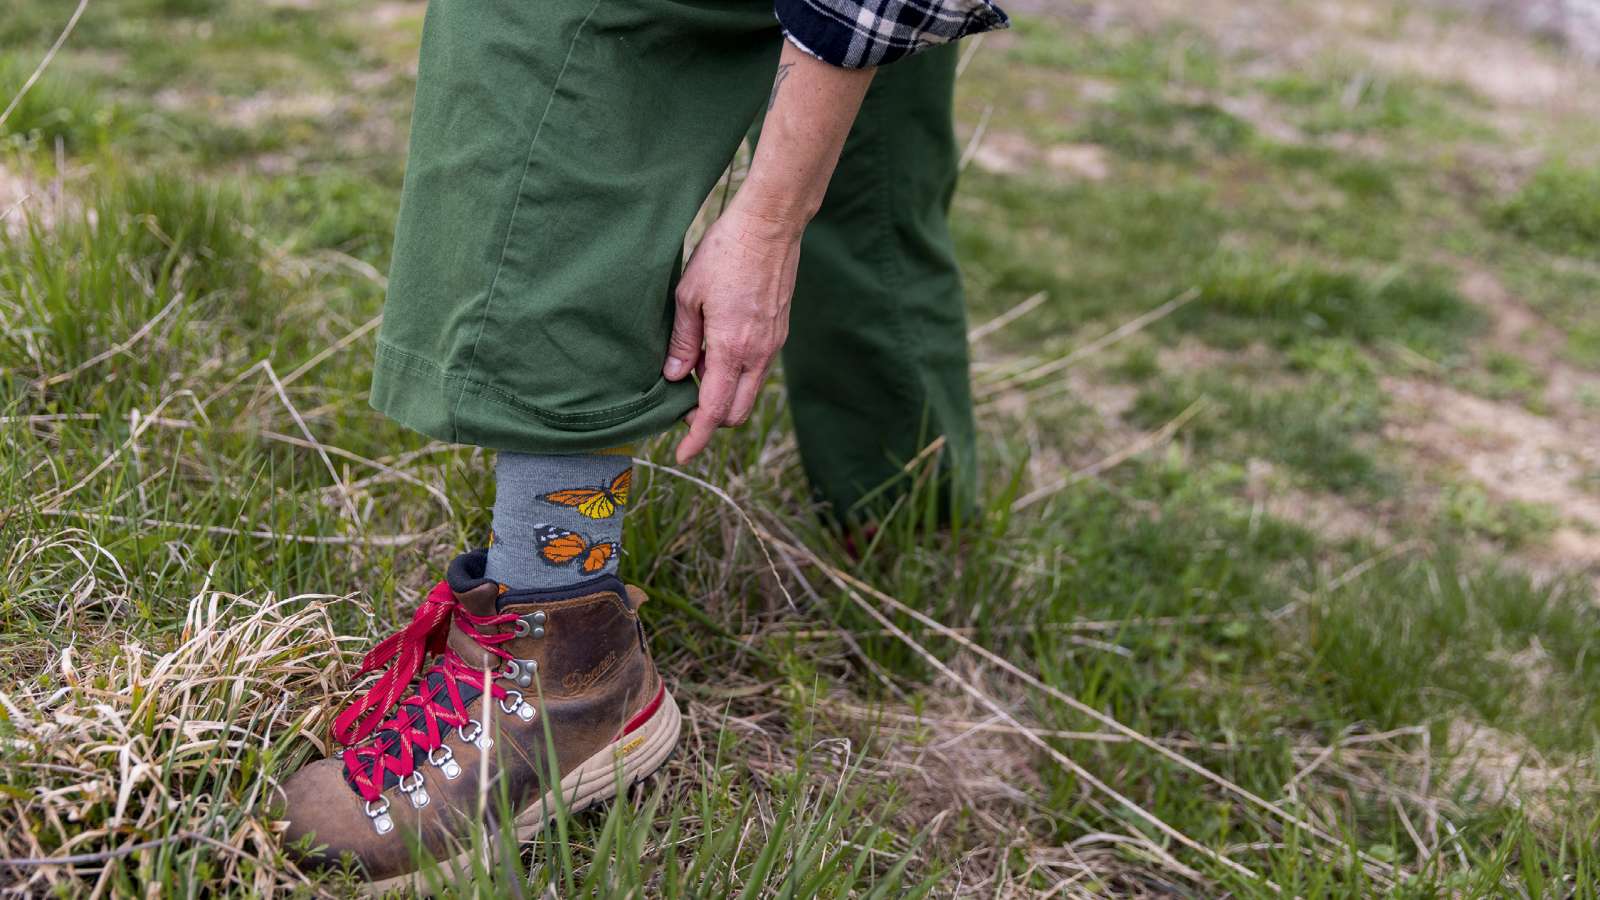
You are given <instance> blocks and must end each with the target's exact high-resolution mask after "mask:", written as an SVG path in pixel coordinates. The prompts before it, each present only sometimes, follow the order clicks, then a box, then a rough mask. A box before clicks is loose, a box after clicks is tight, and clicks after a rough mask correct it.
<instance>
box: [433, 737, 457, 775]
mask: <svg viewBox="0 0 1600 900" xmlns="http://www.w3.org/2000/svg"><path fill="white" fill-rule="evenodd" d="M440 753H443V754H444V755H443V756H442V757H441V756H440V755H439V754H440ZM428 763H429V764H430V765H432V766H433V767H434V768H436V769H438V770H440V771H441V772H443V773H444V777H445V780H446V781H455V780H456V779H457V778H460V777H461V764H460V763H458V762H456V752H455V751H454V750H451V749H450V748H449V747H447V746H445V745H444V744H440V745H439V746H437V747H435V748H433V749H432V750H429V751H428Z"/></svg>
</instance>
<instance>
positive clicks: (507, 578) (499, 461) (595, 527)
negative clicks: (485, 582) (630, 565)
mask: <svg viewBox="0 0 1600 900" xmlns="http://www.w3.org/2000/svg"><path fill="white" fill-rule="evenodd" d="M630 449H631V448H623V449H622V450H618V451H607V452H604V453H583V454H575V455H571V456H564V455H545V454H534V453H505V452H502V453H500V454H499V456H498V457H497V458H496V459H495V464H494V483H495V496H494V524H493V529H494V531H493V533H492V534H491V535H490V540H489V561H488V565H487V568H486V569H485V570H484V575H485V576H486V577H488V578H491V579H493V580H495V581H498V582H499V583H501V584H503V585H505V586H506V587H508V588H510V589H511V590H525V589H527V590H548V589H551V588H562V587H568V586H570V585H573V584H577V583H578V582H580V581H586V580H588V579H590V578H594V577H596V576H599V575H601V574H605V573H615V572H616V571H617V560H618V559H619V558H620V557H621V555H622V516H623V513H624V512H625V511H626V509H627V506H628V502H629V497H628V486H629V482H630V481H631V480H632V477H633V459H632V456H631V455H630Z"/></svg>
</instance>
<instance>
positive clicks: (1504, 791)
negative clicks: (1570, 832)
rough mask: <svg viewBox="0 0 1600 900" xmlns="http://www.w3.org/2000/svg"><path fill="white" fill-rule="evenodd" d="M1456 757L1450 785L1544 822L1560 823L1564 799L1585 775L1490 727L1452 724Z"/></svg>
mask: <svg viewBox="0 0 1600 900" xmlns="http://www.w3.org/2000/svg"><path fill="white" fill-rule="evenodd" d="M1448 741H1449V747H1450V751H1451V752H1452V754H1453V755H1452V757H1451V759H1450V763H1449V765H1448V767H1447V768H1446V771H1445V779H1446V783H1448V784H1451V785H1458V786H1460V785H1466V786H1470V788H1471V791H1470V793H1472V794H1476V795H1477V796H1478V798H1479V799H1481V800H1482V801H1484V802H1486V803H1512V804H1515V805H1516V806H1518V807H1520V808H1522V810H1523V811H1524V812H1526V813H1527V814H1528V815H1529V816H1531V817H1533V818H1535V819H1537V820H1540V821H1544V822H1555V821H1558V820H1559V819H1560V808H1561V798H1562V797H1563V796H1564V795H1565V794H1566V793H1567V792H1568V791H1569V790H1571V789H1572V788H1574V787H1575V785H1574V784H1573V780H1574V779H1575V778H1577V777H1580V776H1581V773H1580V772H1579V771H1578V768H1577V767H1576V766H1574V765H1556V764H1554V763H1552V762H1551V761H1550V760H1547V759H1545V758H1544V757H1543V756H1542V755H1540V753H1539V751H1538V750H1536V749H1534V748H1533V746H1532V745H1531V744H1530V743H1528V741H1527V740H1526V739H1524V738H1523V737H1521V736H1519V735H1515V734H1510V733H1508V732H1504V731H1499V730H1497V729H1494V728H1490V727H1488V726H1487V725H1482V724H1478V723H1475V722H1468V721H1465V720H1460V719H1458V720H1456V721H1454V722H1451V723H1450V733H1449V738H1448Z"/></svg>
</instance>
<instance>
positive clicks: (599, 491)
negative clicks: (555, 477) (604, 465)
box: [540, 468, 633, 519]
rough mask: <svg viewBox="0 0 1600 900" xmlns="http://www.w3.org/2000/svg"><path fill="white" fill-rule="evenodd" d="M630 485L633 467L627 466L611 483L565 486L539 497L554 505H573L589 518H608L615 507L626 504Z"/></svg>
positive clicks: (615, 509)
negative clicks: (563, 488) (579, 486)
mask: <svg viewBox="0 0 1600 900" xmlns="http://www.w3.org/2000/svg"><path fill="white" fill-rule="evenodd" d="M632 485H633V469H632V468H627V469H623V470H622V473H621V474H619V475H618V476H617V477H615V478H613V479H611V483H610V484H609V485H606V486H605V487H597V488H567V489H566V490H561V491H551V492H550V493H548V494H545V495H544V496H543V497H542V498H540V499H542V500H544V502H546V503H554V504H555V505H556V506H569V507H575V508H576V509H577V510H578V512H580V513H582V514H583V515H584V516H586V517H588V518H591V519H609V518H611V514H612V513H614V512H616V511H617V507H619V506H627V505H628V489H629V488H630V487H631V486H632Z"/></svg>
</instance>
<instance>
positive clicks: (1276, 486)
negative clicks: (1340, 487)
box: [1244, 459, 1394, 547]
mask: <svg viewBox="0 0 1600 900" xmlns="http://www.w3.org/2000/svg"><path fill="white" fill-rule="evenodd" d="M1245 478H1246V481H1245V490H1244V495H1245V499H1247V500H1249V501H1250V503H1251V505H1252V512H1251V518H1252V519H1254V518H1255V517H1256V516H1257V515H1260V514H1264V515H1267V516H1271V517H1272V518H1274V519H1280V520H1282V521H1285V522H1293V523H1295V524H1296V525H1299V526H1301V527H1302V528H1305V529H1307V530H1308V531H1311V532H1313V533H1315V534H1319V535H1322V536H1323V537H1325V538H1328V539H1330V540H1333V541H1349V540H1367V541H1371V542H1373V543H1375V544H1377V545H1378V546H1380V547H1382V546H1388V545H1390V544H1393V543H1394V535H1393V533H1392V532H1390V530H1389V528H1388V527H1387V525H1386V524H1385V516H1384V515H1383V513H1382V511H1381V510H1378V509H1364V508H1362V507H1359V506H1356V505H1355V504H1354V503H1351V502H1350V501H1349V500H1347V499H1345V498H1343V497H1340V496H1338V495H1336V494H1326V493H1312V492H1310V491H1305V490H1301V489H1300V488H1297V487H1295V486H1294V485H1293V483H1292V481H1291V480H1290V479H1289V478H1287V477H1286V476H1284V475H1283V473H1281V472H1280V471H1279V470H1278V468H1277V467H1276V466H1274V465H1273V464H1272V463H1270V462H1268V461H1266V460H1264V459H1251V460H1250V461H1249V462H1247V463H1246V464H1245Z"/></svg>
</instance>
